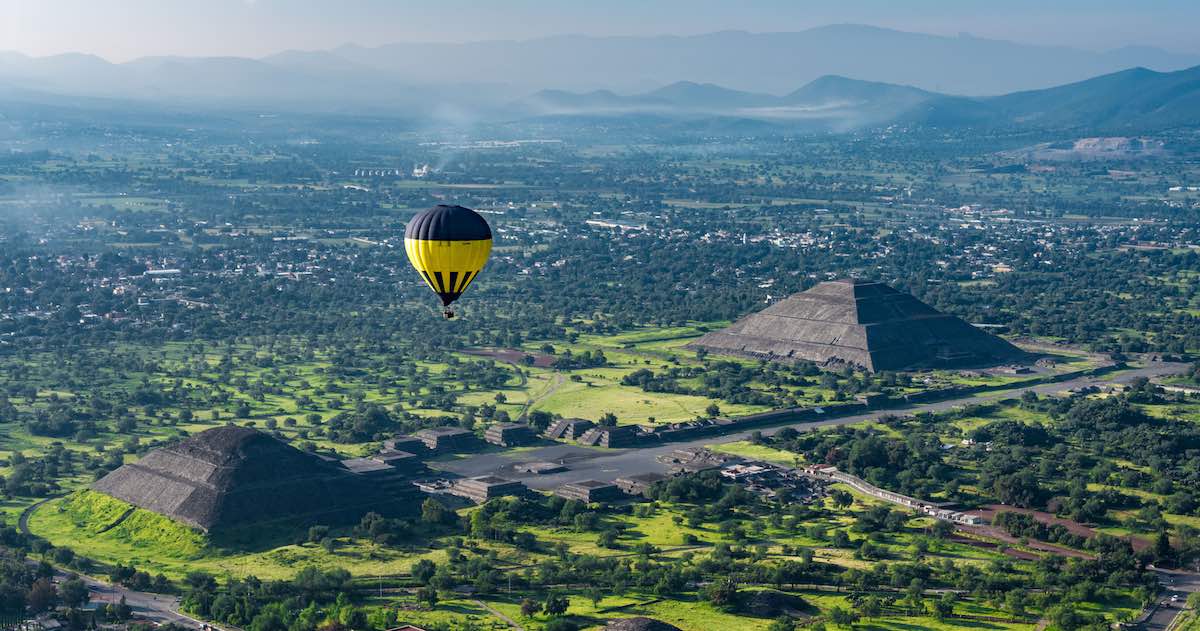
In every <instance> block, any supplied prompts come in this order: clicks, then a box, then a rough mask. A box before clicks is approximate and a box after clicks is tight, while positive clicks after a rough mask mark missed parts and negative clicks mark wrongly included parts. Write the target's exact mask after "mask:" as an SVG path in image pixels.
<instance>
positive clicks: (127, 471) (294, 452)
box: [92, 425, 420, 532]
mask: <svg viewBox="0 0 1200 631" xmlns="http://www.w3.org/2000/svg"><path fill="white" fill-rule="evenodd" d="M92 489H94V490H96V491H99V492H101V493H105V494H107V495H111V496H113V497H115V498H117V499H119V500H122V501H125V502H128V503H130V504H133V505H134V506H138V507H140V508H144V509H147V510H150V511H153V512H156V513H159V514H161V515H165V516H167V517H170V518H172V519H174V520H176V521H180V522H183V523H185V524H188V525H189V526H194V527H196V528H200V529H201V530H204V531H208V532H211V531H218V530H224V529H227V528H230V527H237V526H244V525H247V524H254V523H260V522H267V521H279V520H305V521H307V522H309V523H313V524H333V523H335V522H341V521H346V520H354V519H358V518H359V517H360V516H361V515H362V514H364V513H366V512H367V511H370V510H374V511H376V512H379V513H384V514H388V513H389V512H396V510H397V509H398V510H403V509H402V508H401V507H403V506H404V505H410V504H411V505H419V504H420V502H419V501H418V502H416V503H415V504H413V500H412V498H411V497H400V496H386V497H385V496H383V495H382V494H381V493H380V492H378V491H376V489H375V486H374V485H373V484H371V483H370V482H369V481H367V480H365V479H364V478H363V477H362V476H359V475H356V474H354V473H351V472H350V471H348V470H346V469H345V468H344V467H343V466H342V465H341V464H339V463H337V462H335V461H329V460H325V459H323V458H321V457H320V456H316V455H313V454H309V453H305V452H303V451H300V450H299V449H296V448H294V447H292V446H290V445H288V444H286V443H284V442H282V441H279V440H277V439H275V438H273V437H271V436H270V435H268V434H265V433H263V432H260V431H258V430H255V429H250V428H247V427H236V426H232V425H230V426H225V427H217V428H213V429H209V430H205V431H203V432H201V433H199V434H196V435H195V436H192V437H191V438H188V439H186V440H183V441H182V442H180V443H178V444H175V445H172V446H169V447H163V448H161V449H155V450H153V451H151V452H149V453H147V454H146V455H145V456H144V457H143V458H142V459H141V460H138V461H137V462H133V463H129V464H126V465H123V466H121V467H120V468H118V469H116V470H115V471H113V472H112V473H109V474H108V475H106V476H104V477H103V478H100V479H99V480H97V481H96V482H95V483H93V484H92ZM415 494H416V493H415V492H414V493H413V494H412V495H415ZM389 508H391V509H393V510H388V509H389Z"/></svg>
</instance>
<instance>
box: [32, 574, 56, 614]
mask: <svg viewBox="0 0 1200 631" xmlns="http://www.w3.org/2000/svg"><path fill="white" fill-rule="evenodd" d="M25 600H26V604H28V605H29V611H31V612H33V613H41V612H43V611H48V610H50V609H53V608H54V607H55V605H57V604H58V589H57V588H55V587H54V583H53V582H51V581H50V579H48V578H39V579H38V580H36V581H34V582H33V585H31V586H30V588H29V594H28V595H27V596H26V597H25Z"/></svg>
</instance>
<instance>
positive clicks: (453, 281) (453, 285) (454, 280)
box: [450, 272, 458, 291]
mask: <svg viewBox="0 0 1200 631" xmlns="http://www.w3.org/2000/svg"><path fill="white" fill-rule="evenodd" d="M450 291H458V272H450Z"/></svg>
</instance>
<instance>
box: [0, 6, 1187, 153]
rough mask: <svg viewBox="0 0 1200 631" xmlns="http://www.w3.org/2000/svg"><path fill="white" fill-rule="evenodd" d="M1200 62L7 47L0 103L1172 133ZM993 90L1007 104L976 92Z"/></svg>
mask: <svg viewBox="0 0 1200 631" xmlns="http://www.w3.org/2000/svg"><path fill="white" fill-rule="evenodd" d="M1198 64H1200V57H1198V56H1190V55H1181V54H1174V53H1169V52H1166V51H1162V50H1159V49H1154V48H1148V47H1127V48H1122V49H1118V50H1114V51H1110V52H1104V53H1096V52H1088V51H1080V50H1075V49H1069V48H1062V47H1046V46H1030V45H1025V44H1017V43H1013V42H1003V41H997V40H987V39H981V38H975V37H970V36H960V37H942V36H934V35H926V34H920V33H908V32H903V31H895V30H888V29H881V28H876V27H870V26H861V25H833V26H827V27H820V28H815V29H809V30H806V31H800V32H795V33H745V32H739V31H727V32H720V33H709V34H705V35H696V36H690V37H667V36H662V37H585V36H560V37H549V38H542V39H534V40H528V41H490V42H475V43H465V44H409V43H405V44H390V45H385V46H379V47H373V48H368V47H362V46H355V45H347V46H342V47H340V48H336V49H333V50H328V51H286V52H282V53H279V54H276V55H271V56H269V57H264V58H262V59H248V58H239V57H205V58H189V57H146V58H141V59H135V60H133V61H129V62H125V63H116V64H115V63H110V62H108V61H106V60H104V59H101V58H99V57H96V56H93V55H86V54H64V55H56V56H51V57H41V58H32V57H27V56H24V55H21V54H18V53H11V52H10V53H4V52H0V102H8V103H10V104H12V103H18V104H24V105H30V104H50V105H55V106H58V107H83V108H92V109H95V108H98V107H99V108H105V107H107V108H115V107H117V105H118V104H120V103H133V102H136V103H142V104H154V105H169V106H173V107H176V108H186V109H197V108H224V109H241V110H261V109H273V110H289V111H295V112H320V113H328V112H336V113H348V114H355V115H361V114H371V115H384V116H393V117H404V118H412V119H434V120H435V121H444V122H445V121H449V122H472V121H480V120H514V119H517V120H519V119H524V118H531V117H546V116H590V117H596V116H606V117H614V116H631V115H643V116H657V117H671V118H675V119H678V118H686V119H690V120H698V119H704V118H707V119H709V120H712V119H714V118H730V119H737V120H742V121H754V123H755V125H758V124H761V123H768V124H783V125H791V126H797V127H804V128H814V129H831V130H844V129H852V128H857V127H862V126H865V125H879V124H890V123H897V122H898V123H913V124H931V125H942V126H952V125H965V124H969V125H1047V126H1050V125H1058V126H1062V125H1067V126H1082V125H1100V126H1108V127H1129V126H1132V125H1141V126H1146V127H1161V126H1164V125H1178V124H1194V123H1197V124H1200V121H1197V119H1198V118H1200V114H1198V113H1197V112H1200V107H1197V103H1198V100H1197V99H1198V98H1200V97H1198V96H1197V93H1198V88H1197V69H1196V67H1195V66H1197V65H1198ZM1130 68H1132V69H1130ZM1098 75H1099V76H1098ZM849 77H853V78H849ZM681 78H686V79H688V80H686V81H679V79H681ZM547 86H554V89H544V88H546V87H547ZM797 86H799V87H797ZM990 94H1002V95H1001V96H980V95H990ZM962 95H971V96H962Z"/></svg>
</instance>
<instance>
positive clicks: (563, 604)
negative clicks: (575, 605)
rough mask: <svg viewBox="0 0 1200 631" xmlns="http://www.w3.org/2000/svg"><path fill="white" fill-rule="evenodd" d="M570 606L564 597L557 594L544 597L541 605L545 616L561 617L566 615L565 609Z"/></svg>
mask: <svg viewBox="0 0 1200 631" xmlns="http://www.w3.org/2000/svg"><path fill="white" fill-rule="evenodd" d="M570 606H571V601H569V600H567V597H566V596H560V595H558V594H553V593H552V594H550V595H548V596H546V602H545V604H543V605H542V611H544V612H545V613H546V615H547V616H561V615H563V614H565V613H567V609H568V608H569V607H570Z"/></svg>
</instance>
